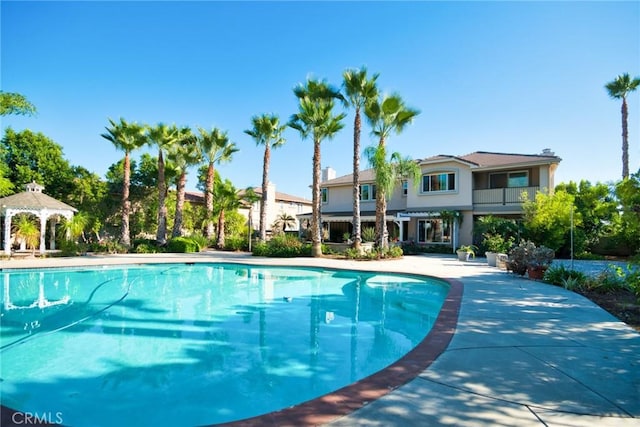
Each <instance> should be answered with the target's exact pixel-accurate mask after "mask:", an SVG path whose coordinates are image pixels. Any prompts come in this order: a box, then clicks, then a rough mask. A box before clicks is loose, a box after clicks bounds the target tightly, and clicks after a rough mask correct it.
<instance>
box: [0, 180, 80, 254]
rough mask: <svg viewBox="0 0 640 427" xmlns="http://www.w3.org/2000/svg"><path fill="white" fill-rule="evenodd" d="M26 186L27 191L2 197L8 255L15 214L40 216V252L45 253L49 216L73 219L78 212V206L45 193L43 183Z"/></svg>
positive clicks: (53, 243) (52, 235) (4, 234)
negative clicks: (70, 204)
mask: <svg viewBox="0 0 640 427" xmlns="http://www.w3.org/2000/svg"><path fill="white" fill-rule="evenodd" d="M25 188H26V191H23V192H22V193H18V194H13V195H11V196H8V197H4V198H1V199H0V216H3V217H4V233H3V238H4V252H5V254H7V255H11V219H12V218H13V217H14V216H15V215H18V214H23V213H30V214H33V215H35V216H37V217H38V218H40V253H41V254H43V253H44V252H45V250H46V247H45V232H46V229H47V221H48V220H49V218H51V217H60V216H63V217H65V218H67V219H71V218H72V217H73V214H74V213H75V212H78V210H77V209H76V208H74V207H72V206H69V205H67V204H66V203H62V202H61V201H59V200H56V199H54V198H53V197H51V196H47V195H46V194H44V193H43V192H42V190H44V187H43V186H42V185H38V184H36V183H35V182H32V183H30V184H27V185H26V186H25ZM55 225H56V223H54V222H52V223H51V241H50V249H55V229H56V228H55Z"/></svg>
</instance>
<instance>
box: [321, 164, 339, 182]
mask: <svg viewBox="0 0 640 427" xmlns="http://www.w3.org/2000/svg"><path fill="white" fill-rule="evenodd" d="M335 177H336V171H335V170H334V169H332V168H331V166H327V167H326V168H324V169H322V180H321V182H325V181H329V180H331V179H334V178H335Z"/></svg>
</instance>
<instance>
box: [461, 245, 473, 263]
mask: <svg viewBox="0 0 640 427" xmlns="http://www.w3.org/2000/svg"><path fill="white" fill-rule="evenodd" d="M476 249H477V248H476V247H475V246H474V245H462V246H460V247H459V248H458V250H456V253H457V254H458V260H460V261H469V258H474V257H475V256H476Z"/></svg>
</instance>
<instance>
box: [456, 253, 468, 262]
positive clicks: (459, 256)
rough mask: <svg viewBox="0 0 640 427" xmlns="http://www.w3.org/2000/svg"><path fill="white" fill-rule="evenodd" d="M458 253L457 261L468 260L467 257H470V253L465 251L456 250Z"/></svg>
mask: <svg viewBox="0 0 640 427" xmlns="http://www.w3.org/2000/svg"><path fill="white" fill-rule="evenodd" d="M456 253H457V254H458V261H469V257H471V253H470V252H467V251H456Z"/></svg>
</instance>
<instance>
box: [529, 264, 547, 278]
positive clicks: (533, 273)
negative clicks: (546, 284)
mask: <svg viewBox="0 0 640 427" xmlns="http://www.w3.org/2000/svg"><path fill="white" fill-rule="evenodd" d="M545 271H547V267H527V275H528V276H529V279H533V280H542V278H543V277H544V272H545Z"/></svg>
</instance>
